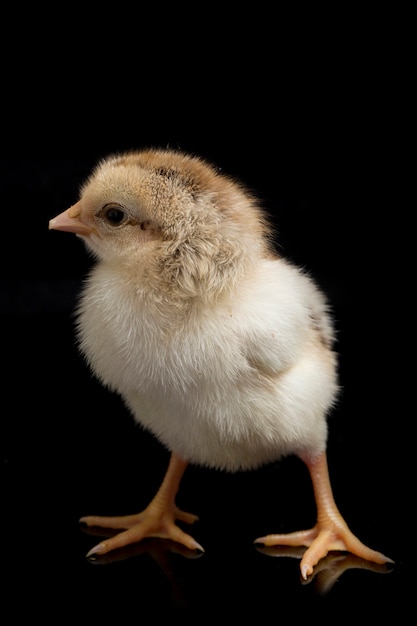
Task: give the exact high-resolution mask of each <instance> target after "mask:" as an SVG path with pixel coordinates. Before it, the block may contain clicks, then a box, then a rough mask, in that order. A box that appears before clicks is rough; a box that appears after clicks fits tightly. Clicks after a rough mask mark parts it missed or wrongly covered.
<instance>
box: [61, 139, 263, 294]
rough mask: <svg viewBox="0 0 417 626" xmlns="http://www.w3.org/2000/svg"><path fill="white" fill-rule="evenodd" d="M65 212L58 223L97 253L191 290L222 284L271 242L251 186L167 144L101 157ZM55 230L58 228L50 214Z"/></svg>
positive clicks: (203, 290)
mask: <svg viewBox="0 0 417 626" xmlns="http://www.w3.org/2000/svg"><path fill="white" fill-rule="evenodd" d="M66 215H67V218H68V219H67V223H66V224H65V225H62V226H61V229H62V230H73V232H77V233H78V234H79V235H80V236H81V237H83V239H84V240H85V243H86V245H87V247H88V249H89V250H90V251H91V252H92V253H93V254H94V255H95V256H96V257H97V258H99V259H101V260H104V261H111V260H113V259H117V260H118V262H122V263H123V262H127V263H130V264H132V263H134V262H135V261H136V262H138V263H140V265H141V267H144V266H147V267H148V268H152V271H153V272H156V274H157V275H158V280H159V281H165V283H166V284H175V286H176V288H178V287H179V288H180V289H181V288H182V289H183V290H185V291H186V292H189V293H190V294H191V292H193V291H195V290H196V289H197V290H199V291H200V292H205V291H207V290H209V291H210V290H211V289H219V288H220V289H223V288H224V285H225V283H227V282H230V281H232V282H233V275H234V274H236V276H237V274H239V273H242V271H245V267H246V265H247V262H249V261H250V259H254V258H255V259H256V258H259V255H260V254H261V255H263V254H265V252H266V249H267V247H268V241H267V239H268V238H267V233H268V232H269V230H268V227H267V225H266V221H265V215H264V214H263V212H262V211H261V210H260V208H259V207H258V205H257V202H256V200H255V199H254V198H253V197H252V196H251V194H250V193H248V191H247V190H245V189H244V188H243V187H242V186H241V185H240V184H239V183H237V182H236V181H233V180H232V179H230V178H229V177H227V176H224V175H223V174H220V173H219V172H218V171H217V170H216V169H215V168H214V167H212V166H211V165H209V164H208V163H206V162H204V161H202V160H201V159H200V158H197V157H194V156H191V155H186V154H182V153H178V152H175V151H170V150H154V149H150V150H145V151H142V152H131V153H126V154H122V155H114V156H111V157H109V158H107V159H104V160H102V161H101V162H100V163H99V164H98V165H97V167H96V168H95V169H94V170H93V172H92V174H91V176H90V177H89V178H88V180H87V181H86V182H85V184H84V185H83V186H82V188H81V194H80V200H79V201H78V202H77V203H76V204H75V205H74V206H73V207H71V208H70V209H69V210H68V211H67V212H66ZM59 217H61V216H59ZM56 220H57V222H58V218H56ZM68 224H69V225H68ZM71 226H72V227H71ZM51 228H57V229H60V226H59V224H58V223H55V224H54V220H51Z"/></svg>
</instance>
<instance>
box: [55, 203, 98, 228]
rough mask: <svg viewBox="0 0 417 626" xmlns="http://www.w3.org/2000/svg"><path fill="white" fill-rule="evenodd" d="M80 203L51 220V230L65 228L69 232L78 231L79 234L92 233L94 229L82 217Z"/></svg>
mask: <svg viewBox="0 0 417 626" xmlns="http://www.w3.org/2000/svg"><path fill="white" fill-rule="evenodd" d="M80 214H81V206H80V203H79V202H77V204H74V205H73V206H71V207H70V208H69V209H67V210H66V211H64V212H63V213H60V214H59V215H57V216H56V217H54V218H52V219H51V220H50V221H49V229H50V230H64V231H67V232H68V233H76V234H77V235H84V236H88V235H91V233H92V232H93V229H92V228H90V226H87V225H86V224H84V222H82V221H81V218H80Z"/></svg>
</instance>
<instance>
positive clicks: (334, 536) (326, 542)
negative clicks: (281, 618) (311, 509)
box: [254, 523, 394, 580]
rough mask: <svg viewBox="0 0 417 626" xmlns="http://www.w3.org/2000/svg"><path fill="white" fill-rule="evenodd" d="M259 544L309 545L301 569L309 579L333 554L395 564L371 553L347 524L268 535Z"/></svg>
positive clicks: (385, 557)
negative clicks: (324, 560) (320, 564)
mask: <svg viewBox="0 0 417 626" xmlns="http://www.w3.org/2000/svg"><path fill="white" fill-rule="evenodd" d="M254 543H256V544H263V545H265V546H306V547H308V549H307V550H306V551H305V552H304V554H303V556H302V558H301V562H300V570H301V576H302V577H303V579H304V580H307V577H308V576H311V574H312V573H313V569H314V566H315V565H317V563H318V562H319V561H320V560H321V559H323V558H324V557H325V556H326V555H327V553H328V552H330V551H334V550H336V551H344V552H350V553H352V554H354V555H356V556H357V557H359V558H361V559H365V560H366V561H372V562H373V563H378V564H383V563H393V562H394V561H393V560H392V559H390V558H388V557H387V556H385V555H384V554H382V553H381V552H376V551H375V550H371V548H368V547H367V546H366V545H365V544H363V543H362V542H361V541H359V539H358V538H357V537H355V535H354V534H353V533H352V532H351V531H350V530H349V528H348V527H347V526H346V525H345V524H344V523H342V524H341V523H337V524H335V525H334V526H332V527H330V526H329V524H328V523H327V524H325V525H324V526H320V525H319V524H316V526H314V528H311V529H310V530H304V531H299V532H295V533H288V534H281V535H266V536H265V537H259V538H258V539H256V540H255V542H254Z"/></svg>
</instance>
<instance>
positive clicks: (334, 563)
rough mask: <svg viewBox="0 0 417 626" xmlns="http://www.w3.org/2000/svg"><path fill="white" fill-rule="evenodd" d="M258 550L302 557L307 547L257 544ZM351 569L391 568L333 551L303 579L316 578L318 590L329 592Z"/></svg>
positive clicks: (385, 570) (379, 570)
mask: <svg viewBox="0 0 417 626" xmlns="http://www.w3.org/2000/svg"><path fill="white" fill-rule="evenodd" d="M257 550H258V551H259V552H261V553H262V554H266V555H267V556H272V557H281V558H282V557H290V558H293V559H300V560H301V559H302V558H303V554H304V553H305V551H306V549H305V548H303V547H293V546H271V547H267V546H264V545H263V546H261V545H259V546H257ZM351 569H361V570H367V571H370V572H375V573H377V574H388V573H389V572H390V571H391V569H390V568H388V567H387V565H386V564H379V563H374V562H372V561H366V560H363V559H360V558H359V557H357V556H355V555H354V554H350V553H346V552H345V553H343V552H332V553H329V554H328V555H327V556H325V557H324V558H322V559H321V560H320V561H319V563H317V565H316V566H315V567H314V571H313V573H312V574H311V575H310V576H308V578H307V579H303V584H310V583H311V582H312V581H313V580H315V582H316V585H315V588H316V591H317V592H318V593H319V594H320V595H325V594H326V593H328V592H329V591H330V590H331V589H332V587H333V585H334V584H335V582H336V581H337V580H338V579H339V578H340V577H341V576H342V574H343V573H344V572H346V571H347V570H351Z"/></svg>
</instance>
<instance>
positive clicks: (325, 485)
mask: <svg viewBox="0 0 417 626" xmlns="http://www.w3.org/2000/svg"><path fill="white" fill-rule="evenodd" d="M300 458H301V459H302V461H304V463H305V464H306V466H307V468H308V471H309V473H310V477H311V480H312V483H313V488H314V496H315V501H316V505H317V522H316V525H315V526H314V527H313V528H310V529H309V530H304V531H299V532H294V533H288V534H280V535H267V536H265V537H259V538H258V539H256V540H255V543H258V544H264V545H265V546H278V545H283V546H306V547H307V548H308V549H307V550H306V551H305V552H304V554H303V556H302V559H301V563H300V569H301V575H302V577H303V579H304V580H306V579H307V577H308V576H310V575H311V574H312V573H313V568H314V566H315V565H317V563H318V562H319V561H320V559H322V558H324V557H325V556H326V555H327V554H328V552H331V551H333V550H338V551H344V552H350V553H352V554H354V555H356V556H357V557H359V558H362V559H365V560H367V561H372V562H373V563H379V564H383V563H393V561H392V559H390V558H388V557H387V556H385V555H384V554H382V553H381V552H376V551H375V550H372V549H371V548H368V547H367V546H366V545H365V544H363V543H362V542H361V541H359V539H358V538H357V537H356V536H355V535H354V534H353V533H352V532H351V531H350V529H349V528H348V526H347V524H346V522H345V520H344V519H343V517H342V515H341V514H340V512H339V510H338V508H337V506H336V503H335V501H334V497H333V492H332V488H331V486H330V479H329V471H328V466H327V457H326V453H325V452H323V453H321V454H320V455H319V456H318V457H315V458H311V457H309V456H308V455H300Z"/></svg>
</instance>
